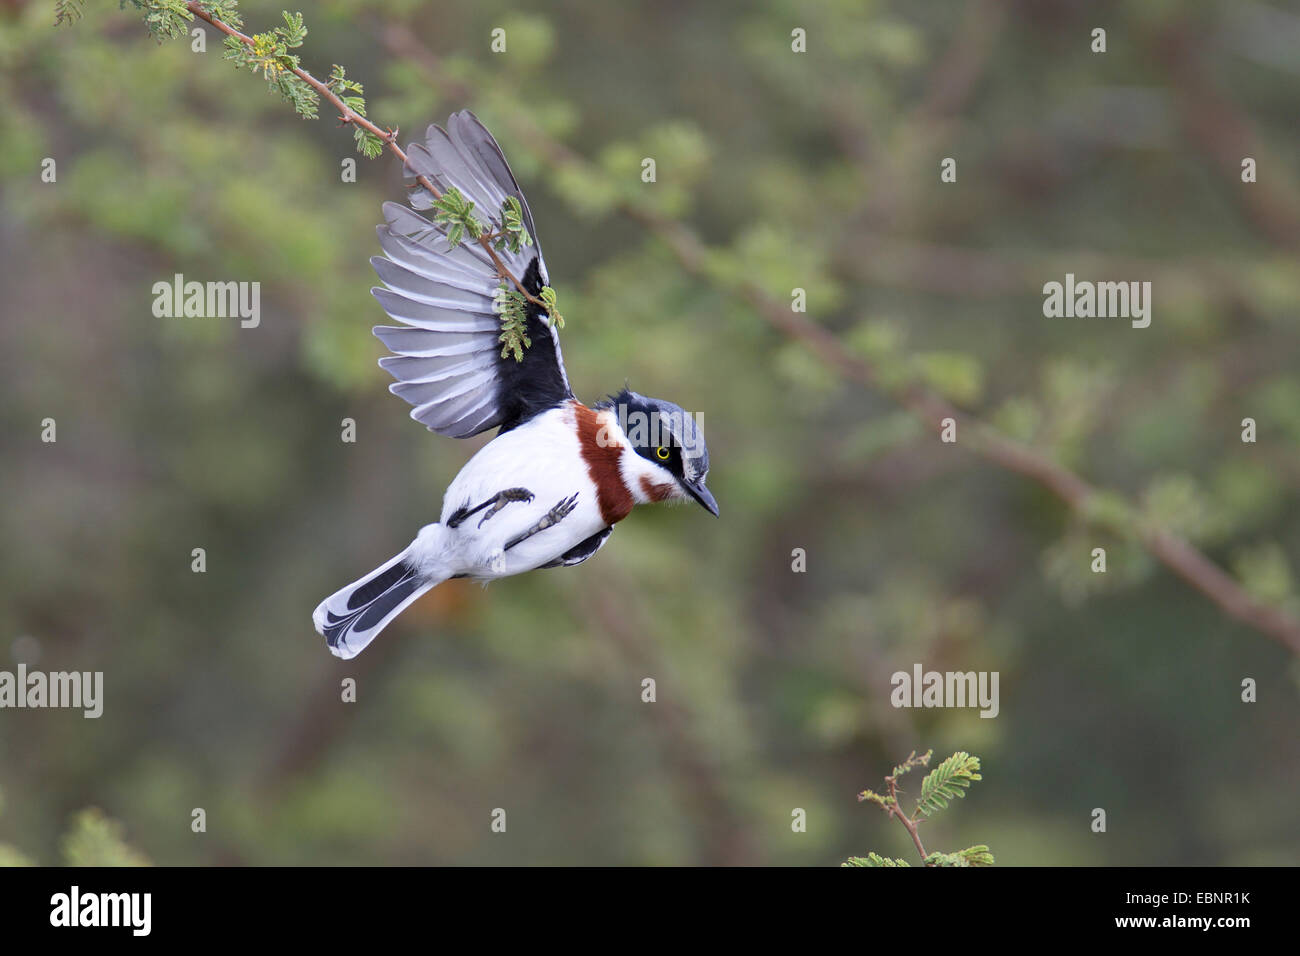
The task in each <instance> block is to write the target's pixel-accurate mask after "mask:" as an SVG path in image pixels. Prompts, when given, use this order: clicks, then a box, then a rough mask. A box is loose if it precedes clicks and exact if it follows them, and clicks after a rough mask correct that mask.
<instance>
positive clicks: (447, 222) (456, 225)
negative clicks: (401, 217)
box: [433, 186, 488, 249]
mask: <svg viewBox="0 0 1300 956" xmlns="http://www.w3.org/2000/svg"><path fill="white" fill-rule="evenodd" d="M433 221H434V223H435V224H436V225H439V226H442V229H443V232H444V233H445V234H446V236H447V245H449V246H451V247H452V248H453V249H455V248H456V247H457V246H459V245H460V244H461V243H462V242H464V241H465V237H466V236H469V238H470V239H473V240H475V241H477V240H478V239H479V237H480V236H483V235H485V234H486V233H487V231H488V227H487V226H485V225H484V224H483V223H482V222H481V221H480V220H479V219H478V217H477V216H475V215H474V203H472V202H471V201H470V200H468V199H466V198H465V197H464V196H463V195H462V194H461V191H460V190H459V189H457V188H456V187H455V186H452V187H451V188H450V189H448V190H447V191H446V192H445V193H443V194H442V195H441V196H439V197H438V198H437V199H435V200H434V201H433Z"/></svg>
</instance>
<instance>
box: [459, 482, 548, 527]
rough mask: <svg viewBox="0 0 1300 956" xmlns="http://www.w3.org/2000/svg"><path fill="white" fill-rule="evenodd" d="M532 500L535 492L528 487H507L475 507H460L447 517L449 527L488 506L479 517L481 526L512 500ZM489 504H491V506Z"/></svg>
mask: <svg viewBox="0 0 1300 956" xmlns="http://www.w3.org/2000/svg"><path fill="white" fill-rule="evenodd" d="M532 500H533V493H532V492H531V491H529V490H528V489H527V488H507V489H506V490H505V491H498V492H497V493H496V494H495V495H493V496H492V497H491V498H489V499H488V500H487V501H484V502H482V503H481V504H477V505H475V506H474V507H473V508H458V509H457V510H456V513H455V514H453V515H452V516H451V517H450V518H448V519H447V527H448V528H456V527H459V526H460V524H461V522H462V521H464V520H465V519H466V518H468V517H469V516H470V515H474V514H478V513H479V512H480V511H482V510H483V509H484V508H488V513H487V514H485V515H484V516H483V517H482V518H480V519H479V522H478V526H479V527H480V528H481V527H483V522H484V521H487V519H488V518H491V517H492V516H493V515H494V514H496V513H497V512H498V511H500V510H501V509H502V508H504V507H505V506H506V505H508V504H510V502H512V501H524V502H528V501H532ZM489 505H490V506H491V507H490V508H489Z"/></svg>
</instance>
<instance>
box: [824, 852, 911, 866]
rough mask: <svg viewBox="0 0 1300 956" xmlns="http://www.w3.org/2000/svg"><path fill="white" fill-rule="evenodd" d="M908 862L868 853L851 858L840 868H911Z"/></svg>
mask: <svg viewBox="0 0 1300 956" xmlns="http://www.w3.org/2000/svg"><path fill="white" fill-rule="evenodd" d="M911 865H912V864H910V863H908V862H907V861H906V860H900V859H898V858H897V857H887V856H881V855H880V854H879V853H868V854H867V855H866V856H851V857H849V858H848V859H847V860H845V861H844V862H843V863H841V864H840V866H911Z"/></svg>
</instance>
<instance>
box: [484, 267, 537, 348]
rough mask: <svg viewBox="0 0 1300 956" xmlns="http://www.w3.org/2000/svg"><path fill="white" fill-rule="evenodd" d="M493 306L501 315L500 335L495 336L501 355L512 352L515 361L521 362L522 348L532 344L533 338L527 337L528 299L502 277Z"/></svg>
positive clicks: (530, 346) (529, 346)
mask: <svg viewBox="0 0 1300 956" xmlns="http://www.w3.org/2000/svg"><path fill="white" fill-rule="evenodd" d="M493 306H494V307H495V308H496V311H497V314H498V315H500V316H501V335H500V336H498V337H497V341H498V342H500V343H501V357H502V358H505V357H506V356H507V355H511V354H513V355H514V357H515V361H516V362H522V361H523V358H524V349H527V348H532V346H533V340H532V339H531V338H529V337H528V300H527V299H525V298H524V296H523V293H522V292H520V291H519V290H518V289H515V288H513V287H511V285H510V283H509V282H507V281H506V280H505V279H502V280H501V285H500V287H498V288H497V294H496V298H495V300H494V301H493Z"/></svg>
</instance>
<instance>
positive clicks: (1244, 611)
mask: <svg viewBox="0 0 1300 956" xmlns="http://www.w3.org/2000/svg"><path fill="white" fill-rule="evenodd" d="M382 41H383V43H384V45H385V46H386V47H387V48H388V49H389V50H390V52H392V53H394V54H396V55H398V56H401V57H404V58H406V59H407V60H409V61H410V62H412V63H414V64H415V65H416V66H418V67H419V68H420V69H421V70H422V71H423V73H424V74H425V75H426V76H427V77H428V78H429V80H430V81H432V82H433V83H434V85H435V86H438V87H439V88H440V89H442V90H443V91H444V92H446V93H447V94H449V95H456V96H461V97H468V96H471V95H472V93H473V90H472V89H471V88H469V87H468V86H467V85H466V84H465V83H464V82H463V81H460V80H451V79H449V78H448V77H446V76H445V75H444V73H443V71H442V68H441V64H440V63H439V62H438V60H437V58H436V57H435V56H434V55H433V54H432V53H431V52H430V51H429V50H428V49H427V48H426V47H425V46H424V45H423V44H422V43H421V42H420V41H419V39H418V38H417V37H416V36H415V34H414V33H413V32H412V31H411V30H410V28H409V27H406V26H405V25H401V24H389V25H387V26H386V27H385V28H384V30H383V32H382ZM506 121H507V123H508V124H509V126H510V128H511V132H512V133H514V135H515V136H517V137H518V138H519V139H520V140H521V141H522V142H524V143H525V144H527V145H528V146H529V147H530V148H531V149H533V150H534V152H536V153H537V155H538V156H540V157H541V158H542V159H543V160H544V161H545V162H546V163H547V164H548V165H550V166H552V167H565V168H566V169H568V170H570V171H573V172H576V173H578V174H580V175H583V176H590V177H593V178H599V177H600V176H602V175H603V173H602V172H601V171H600V170H599V169H598V168H597V167H596V166H595V165H594V164H592V163H590V162H588V161H587V160H585V159H583V158H582V157H581V156H579V155H578V154H577V153H575V152H573V151H572V150H570V149H569V148H568V147H566V146H564V145H563V144H561V143H558V142H556V141H555V140H553V139H551V138H550V137H549V136H548V135H547V134H546V133H545V132H544V131H543V130H542V129H541V128H540V127H539V126H538V125H537V124H536V123H534V122H533V121H532V120H531V119H529V118H528V115H527V112H526V111H523V110H520V111H517V112H516V113H513V114H511V115H510V116H508V117H507V119H506ZM618 208H619V210H620V211H621V212H622V213H623V214H624V215H626V216H628V217H629V218H631V219H633V220H635V221H636V222H638V223H640V224H641V225H642V226H643V227H645V229H646V230H648V231H649V232H651V233H653V234H654V235H655V236H657V237H658V238H659V239H660V240H661V241H662V242H664V243H665V244H666V245H667V246H668V248H669V250H670V251H671V252H672V253H673V255H674V257H675V258H676V259H677V261H678V262H679V263H680V264H681V265H682V267H683V268H685V269H686V270H687V271H688V272H690V273H691V274H692V275H695V276H697V277H699V278H701V279H704V280H706V281H708V282H710V283H712V284H714V285H715V286H718V287H720V288H723V289H725V290H726V291H728V292H730V293H732V294H734V295H736V296H738V297H739V298H740V299H742V300H743V301H745V302H747V303H749V304H750V305H751V306H752V307H753V308H754V310H755V311H756V312H757V313H758V314H759V315H760V316H762V317H763V318H764V319H765V320H766V321H767V322H768V323H769V324H770V325H772V326H773V327H775V328H776V329H777V330H778V331H780V332H781V333H782V334H784V335H786V336H788V337H790V338H792V339H796V340H798V341H799V342H801V343H803V344H804V345H805V346H806V347H807V348H808V349H810V350H811V351H812V352H813V353H814V354H816V355H817V356H818V357H819V358H820V359H821V360H822V361H823V362H825V363H826V365H828V366H829V367H830V368H832V369H834V370H835V371H837V372H838V373H839V374H840V375H842V376H843V377H844V378H847V379H850V380H851V381H854V382H857V383H859V384H861V385H864V386H866V387H868V388H872V389H874V390H877V391H880V392H882V393H884V394H885V395H887V396H889V397H890V398H891V399H893V400H894V401H896V402H897V403H898V404H900V405H901V406H902V407H903V408H905V409H907V410H908V411H909V412H911V413H912V414H913V416H915V417H916V418H917V419H918V420H919V421H920V422H922V423H923V424H924V425H926V426H927V427H928V428H930V429H932V430H933V431H935V432H939V431H941V430H942V428H943V424H942V423H943V420H944V419H946V418H951V419H952V420H953V421H954V422H957V423H958V430H959V434H961V435H963V436H964V437H963V439H962V442H961V443H962V444H963V445H965V446H966V447H968V448H970V449H972V450H973V451H974V452H975V453H976V454H977V455H980V456H981V457H983V458H985V459H986V460H988V461H991V462H993V463H994V464H996V465H998V466H1000V467H1002V468H1004V469H1006V470H1007V471H1011V472H1014V473H1016V474H1018V475H1021V476H1023V477H1025V478H1028V479H1030V480H1031V481H1034V482H1036V483H1038V484H1040V485H1042V486H1043V487H1045V488H1046V489H1048V490H1049V491H1051V492H1052V494H1054V495H1055V496H1056V497H1058V498H1060V499H1061V501H1063V502H1064V503H1065V504H1066V505H1067V506H1069V508H1070V509H1071V510H1073V511H1074V512H1075V513H1077V514H1079V515H1080V516H1082V517H1084V518H1086V519H1087V520H1089V521H1092V522H1094V523H1099V524H1102V525H1106V526H1108V527H1111V528H1112V529H1113V530H1115V531H1118V532H1119V533H1121V534H1129V533H1132V534H1133V535H1134V536H1135V537H1136V538H1137V540H1138V541H1140V542H1141V543H1142V544H1143V546H1145V547H1146V549H1147V550H1148V551H1149V552H1150V553H1151V554H1152V555H1153V556H1155V557H1156V558H1157V559H1159V560H1160V561H1161V563H1163V564H1164V565H1165V566H1166V567H1167V568H1169V570H1171V571H1173V572H1174V574H1176V575H1178V577H1180V578H1182V579H1183V580H1184V581H1186V582H1187V583H1188V584H1190V585H1192V587H1194V588H1196V589H1197V590H1198V591H1200V592H1201V593H1202V594H1204V595H1205V596H1206V597H1208V598H1209V599H1210V600H1211V601H1213V602H1214V603H1215V604H1217V605H1218V606H1219V608H1220V609H1221V610H1222V611H1223V612H1224V613H1226V614H1228V615H1229V616H1231V617H1233V618H1236V619H1237V620H1238V621H1240V622H1241V623H1243V624H1246V625H1248V626H1249V627H1252V628H1254V629H1256V630H1258V631H1260V632H1261V633H1263V634H1265V635H1267V636H1268V637H1271V638H1273V639H1274V640H1276V641H1278V642H1279V643H1280V644H1282V646H1284V647H1286V648H1287V649H1288V650H1290V651H1291V652H1292V653H1295V654H1300V621H1296V620H1295V619H1294V618H1293V617H1291V616H1290V615H1289V614H1287V613H1286V612H1284V611H1282V610H1281V609H1279V608H1276V607H1273V606H1271V605H1268V604H1265V603H1263V602H1262V601H1259V600H1257V599H1256V598H1255V597H1253V596H1252V595H1250V594H1249V593H1248V592H1247V591H1246V590H1245V589H1244V588H1243V587H1242V586H1241V585H1240V584H1239V583H1238V582H1237V581H1235V580H1234V579H1233V578H1232V577H1231V576H1229V575H1228V574H1227V573H1225V572H1224V571H1223V570H1222V569H1221V568H1219V567H1218V566H1217V565H1216V564H1214V562H1212V561H1210V559H1209V558H1207V557H1205V555H1204V554H1202V553H1201V552H1200V551H1199V550H1197V548H1196V547H1194V546H1193V545H1192V544H1191V543H1190V542H1188V541H1187V540H1186V539H1184V538H1182V537H1180V536H1179V535H1176V534H1173V533H1171V532H1169V531H1166V530H1164V529H1162V528H1158V527H1155V526H1152V525H1151V524H1149V523H1148V522H1146V521H1144V520H1143V519H1141V518H1140V517H1139V516H1138V515H1137V514H1136V513H1135V512H1134V510H1133V509H1132V508H1131V507H1130V506H1129V505H1128V504H1127V503H1126V502H1125V500H1124V499H1123V497H1122V496H1120V495H1119V494H1118V493H1116V492H1111V491H1106V490H1103V489H1099V488H1096V487H1095V486H1093V485H1091V484H1089V483H1088V482H1087V481H1085V480H1084V479H1083V478H1081V477H1079V476H1078V475H1076V474H1074V472H1072V471H1070V470H1069V469H1068V468H1065V467H1064V466H1062V465H1060V464H1058V463H1057V462H1055V461H1053V460H1051V459H1050V458H1047V457H1045V456H1043V455H1041V454H1039V453H1038V452H1036V451H1034V450H1033V449H1031V448H1029V447H1028V446H1026V445H1023V444H1021V443H1020V442H1017V441H1014V440H1012V439H1010V438H1007V437H1005V436H1003V435H1001V434H1000V433H999V432H997V431H996V430H995V429H994V428H992V427H991V426H989V425H986V424H984V423H983V422H981V421H979V420H978V419H976V418H974V417H973V416H969V415H966V414H964V413H961V412H959V411H958V410H957V409H956V408H955V407H954V406H953V405H951V404H950V403H949V402H947V401H946V400H945V399H943V398H941V397H940V396H938V395H937V394H935V393H934V392H933V391H931V390H929V389H928V388H925V387H924V386H922V385H919V384H917V383H916V382H914V381H892V380H891V381H883V380H882V379H881V376H880V375H878V374H877V370H876V369H875V367H874V366H873V365H872V364H871V363H870V362H869V361H868V360H866V359H864V358H862V357H861V356H859V355H856V354H854V353H851V352H850V351H849V350H848V349H847V348H846V347H845V346H844V344H843V343H842V342H841V341H840V340H839V338H838V337H837V336H836V335H834V334H833V333H832V332H830V331H829V330H827V329H825V328H823V327H822V326H820V325H818V324H816V323H815V322H813V321H812V320H811V319H809V318H808V317H807V314H806V313H799V312H793V311H791V309H790V308H789V306H788V304H786V303H784V302H780V301H778V300H776V299H774V298H773V297H772V296H771V295H770V294H769V293H768V292H767V291H766V290H764V289H763V288H762V287H761V286H759V285H758V284H756V283H754V282H753V281H752V280H749V279H745V278H740V279H736V278H733V277H731V276H729V275H723V274H722V273H721V270H719V269H718V268H717V266H716V262H717V257H716V256H715V255H714V253H713V251H712V250H711V249H709V248H708V247H707V246H706V245H705V244H704V243H703V242H702V241H701V240H700V238H699V236H698V235H697V234H696V233H695V232H694V231H692V230H691V229H690V228H689V227H688V226H686V225H684V224H682V223H680V222H677V221H675V220H672V219H669V218H667V217H665V216H664V215H662V214H661V213H660V212H659V211H658V210H657V209H655V208H653V207H652V206H651V205H650V204H649V203H646V202H640V201H637V200H636V199H634V198H621V199H620V200H619V201H618ZM1134 529H1135V530H1134Z"/></svg>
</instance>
